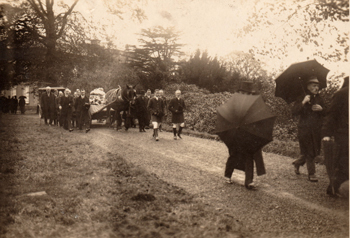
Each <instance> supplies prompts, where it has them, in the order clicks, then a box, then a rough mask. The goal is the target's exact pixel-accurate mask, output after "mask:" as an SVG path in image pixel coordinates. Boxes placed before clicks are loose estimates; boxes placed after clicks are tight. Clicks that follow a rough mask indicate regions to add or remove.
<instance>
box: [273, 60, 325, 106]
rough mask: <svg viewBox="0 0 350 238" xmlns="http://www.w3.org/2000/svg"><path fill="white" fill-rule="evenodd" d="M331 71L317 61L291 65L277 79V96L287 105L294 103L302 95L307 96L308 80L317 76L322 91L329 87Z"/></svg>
mask: <svg viewBox="0 0 350 238" xmlns="http://www.w3.org/2000/svg"><path fill="white" fill-rule="evenodd" d="M328 72H329V69H327V68H325V67H324V66H323V65H321V64H320V63H318V62H317V61H316V60H309V61H304V62H299V63H295V64H292V65H290V66H289V67H288V68H287V69H286V70H285V71H283V72H282V73H281V74H280V75H279V76H278V77H277V78H276V79H275V81H276V90H275V96H276V97H281V98H282V99H284V100H285V101H286V102H287V103H291V102H294V101H295V100H296V99H297V98H298V97H299V96H300V95H305V85H306V80H307V79H309V78H310V77H311V76H317V78H318V81H319V82H320V89H322V88H326V87H327V74H328Z"/></svg>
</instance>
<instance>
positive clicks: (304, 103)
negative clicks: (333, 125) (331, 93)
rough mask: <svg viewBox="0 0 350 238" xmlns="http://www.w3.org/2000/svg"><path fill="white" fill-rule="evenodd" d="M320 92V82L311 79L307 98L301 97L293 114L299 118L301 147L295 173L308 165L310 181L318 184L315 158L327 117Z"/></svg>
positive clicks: (295, 162) (318, 150)
mask: <svg viewBox="0 0 350 238" xmlns="http://www.w3.org/2000/svg"><path fill="white" fill-rule="evenodd" d="M318 92H319V81H318V79H317V77H311V78H310V79H309V80H308V81H307V85H306V90H305V93H306V96H304V95H303V96H300V97H299V98H298V99H297V100H296V102H295V104H294V106H293V108H292V113H293V115H295V116H299V122H298V140H299V147H300V154H301V156H300V158H299V159H297V160H295V161H294V162H293V165H294V171H295V173H296V174H300V172H299V167H300V166H303V165H304V164H305V163H306V167H307V170H308V174H309V175H308V179H309V181H311V182H317V181H318V180H317V177H316V175H315V173H316V169H315V157H316V156H318V155H319V154H320V150H321V139H322V138H321V129H322V123H323V117H324V115H325V110H324V109H325V105H324V101H323V99H322V98H321V96H320V95H319V94H318Z"/></svg>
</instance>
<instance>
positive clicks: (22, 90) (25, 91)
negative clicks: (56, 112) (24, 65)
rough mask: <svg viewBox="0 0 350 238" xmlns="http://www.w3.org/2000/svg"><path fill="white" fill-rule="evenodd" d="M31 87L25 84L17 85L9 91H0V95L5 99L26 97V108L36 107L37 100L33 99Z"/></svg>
mask: <svg viewBox="0 0 350 238" xmlns="http://www.w3.org/2000/svg"><path fill="white" fill-rule="evenodd" d="M32 91H33V87H32V86H30V85H26V84H19V85H16V86H14V87H12V88H11V89H9V90H1V95H3V96H5V97H8V96H10V97H13V96H17V98H19V97H20V96H26V97H27V98H26V99H25V101H26V105H27V106H36V105H37V104H38V98H37V97H35V95H34V94H33V93H31V92H32Z"/></svg>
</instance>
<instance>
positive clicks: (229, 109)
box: [215, 93, 276, 153]
mask: <svg viewBox="0 0 350 238" xmlns="http://www.w3.org/2000/svg"><path fill="white" fill-rule="evenodd" d="M275 119H276V116H275V115H274V114H272V113H271V112H270V109H269V108H268V106H267V105H266V104H265V103H264V101H263V99H262V97H261V96H260V95H246V94H240V93H235V94H234V95H233V96H232V97H231V98H230V99H229V100H228V101H227V102H226V103H225V104H223V105H221V106H220V107H218V108H217V122H216V130H215V132H216V134H218V135H219V137H220V139H221V140H222V141H223V142H224V143H225V144H226V146H227V147H229V148H231V147H236V148H238V149H239V150H241V151H242V152H247V153H255V152H256V151H258V150H259V149H261V148H262V147H263V146H264V145H266V144H267V143H269V142H270V141H272V131H273V125H274V122H275Z"/></svg>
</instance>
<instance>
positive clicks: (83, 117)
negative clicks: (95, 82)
mask: <svg viewBox="0 0 350 238" xmlns="http://www.w3.org/2000/svg"><path fill="white" fill-rule="evenodd" d="M75 108H76V117H77V119H78V121H77V125H79V130H82V129H83V126H84V125H85V132H86V133H88V132H89V131H90V115H89V108H90V101H89V98H88V97H87V96H86V95H85V90H84V89H82V90H81V91H80V97H78V98H76V100H75Z"/></svg>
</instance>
